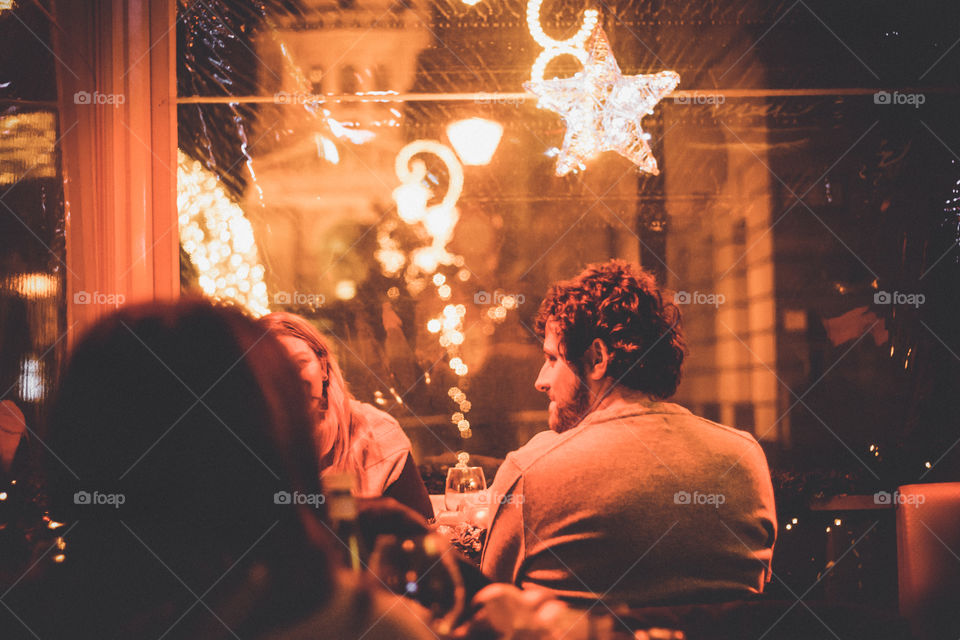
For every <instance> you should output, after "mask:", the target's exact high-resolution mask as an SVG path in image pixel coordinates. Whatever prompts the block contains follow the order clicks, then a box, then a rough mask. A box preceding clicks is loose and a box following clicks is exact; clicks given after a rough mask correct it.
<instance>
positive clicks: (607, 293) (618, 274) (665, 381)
mask: <svg viewBox="0 0 960 640" xmlns="http://www.w3.org/2000/svg"><path fill="white" fill-rule="evenodd" d="M549 321H555V322H557V323H558V325H559V326H558V330H559V333H560V353H561V354H562V355H563V357H564V358H565V359H566V360H567V362H569V363H571V364H574V365H575V366H576V369H577V370H578V371H580V370H582V361H583V356H584V353H585V352H586V350H587V348H588V347H590V345H591V344H593V341H594V340H595V339H599V340H601V341H602V342H603V343H604V344H605V345H606V347H607V349H608V350H609V352H610V356H611V358H610V363H609V364H608V365H607V375H608V376H610V377H612V378H613V379H614V380H616V381H617V383H618V384H622V385H624V386H626V387H628V388H630V389H635V390H637V391H643V392H644V393H648V394H650V395H651V396H653V397H655V398H660V399H664V398H669V397H670V396H672V395H673V394H674V392H676V390H677V386H678V385H679V384H680V369H681V365H682V364H683V357H684V354H685V352H686V344H685V342H684V339H683V332H682V330H681V327H680V310H679V309H678V308H677V307H676V305H674V304H673V303H671V302H664V300H663V295H662V294H661V292H660V289H659V288H657V283H656V280H655V279H654V277H653V275H652V274H650V273H647V272H646V271H644V270H643V269H642V268H641V267H640V266H639V265H637V264H632V263H628V262H626V261H624V260H609V261H608V262H605V263H602V264H591V265H588V266H587V268H586V269H584V270H583V271H582V272H581V273H580V275H578V276H577V277H575V278H573V279H571V280H562V281H560V282H557V283H555V284H554V285H553V286H551V287H550V289H549V290H548V291H547V296H546V297H545V298H544V300H543V302H542V303H541V304H540V309H539V311H538V313H537V319H536V330H537V334H538V335H539V336H540V338H543V336H544V333H545V330H546V325H547V322H549Z"/></svg>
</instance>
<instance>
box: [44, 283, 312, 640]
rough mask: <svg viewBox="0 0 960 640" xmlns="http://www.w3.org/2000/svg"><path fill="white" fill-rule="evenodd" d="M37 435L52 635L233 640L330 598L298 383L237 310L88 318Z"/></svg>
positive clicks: (127, 312)
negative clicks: (57, 545)
mask: <svg viewBox="0 0 960 640" xmlns="http://www.w3.org/2000/svg"><path fill="white" fill-rule="evenodd" d="M48 435H49V446H50V452H51V460H50V463H51V496H52V500H53V503H54V505H55V509H57V510H56V511H55V512H54V515H55V517H58V518H59V519H63V520H64V521H66V522H67V525H68V526H66V527H63V529H68V531H67V532H66V533H65V534H64V538H65V540H66V548H65V550H64V555H65V559H64V560H63V562H62V563H61V565H60V566H59V567H57V569H58V571H59V572H62V574H63V575H61V576H57V577H56V578H55V579H54V580H52V581H51V583H52V584H53V585H54V587H55V589H62V590H64V591H65V593H64V594H63V597H62V598H59V599H58V600H57V603H56V606H57V607H58V608H62V611H58V612H51V615H59V616H60V617H61V620H58V622H57V624H60V625H61V627H64V626H66V625H75V624H77V623H78V622H82V623H83V624H85V625H88V626H86V627H85V628H86V629H87V630H88V631H89V632H90V633H94V634H97V633H100V634H102V635H100V636H99V637H107V636H108V635H109V636H110V637H134V636H136V637H147V636H150V637H159V636H160V635H161V634H163V633H165V632H167V631H168V630H169V631H170V634H169V635H168V636H166V637H184V636H193V637H200V636H203V637H232V636H233V634H234V633H236V634H237V635H240V636H241V637H246V636H245V635H244V632H247V633H248V634H253V635H255V634H256V633H257V632H258V631H260V630H262V629H263V628H266V627H269V626H271V625H272V624H275V623H276V621H277V620H278V619H288V620H290V621H293V620H296V618H297V617H298V616H299V615H303V614H304V613H306V611H307V610H308V609H309V608H310V607H312V606H316V604H317V603H318V602H320V601H322V600H323V598H324V597H325V595H326V594H327V593H328V591H329V586H330V579H331V578H330V568H329V566H328V564H327V558H328V556H327V554H326V553H325V540H326V538H325V536H324V534H323V531H324V527H323V524H322V520H323V518H324V516H325V513H324V511H323V504H322V498H321V499H317V496H320V488H319V486H318V472H317V458H316V449H315V447H314V445H313V440H312V419H311V415H310V411H309V407H308V401H307V398H306V397H305V394H304V393H303V384H302V383H301V381H300V378H299V376H298V374H297V370H296V368H295V366H294V365H293V363H291V362H290V360H289V358H288V357H287V354H286V352H285V350H284V349H283V347H282V346H281V345H280V344H279V343H278V342H277V341H276V339H275V338H274V337H273V336H272V335H270V333H269V332H268V331H266V330H265V329H263V328H261V327H259V326H258V325H257V324H256V323H255V322H254V321H253V320H252V319H250V318H248V317H246V316H245V315H244V314H243V313H241V312H240V311H238V310H236V309H232V308H226V307H218V306H214V305H211V304H210V303H208V302H205V301H187V302H181V303H178V304H150V305H144V306H136V307H130V308H127V309H123V310H121V311H119V312H118V313H116V314H114V315H111V316H110V317H108V318H106V319H104V320H102V321H101V322H100V323H99V324H97V325H96V326H95V327H94V328H93V329H92V330H91V331H90V332H89V333H88V334H87V335H86V336H85V337H84V338H83V339H82V341H81V342H80V343H79V344H78V345H77V347H76V349H75V350H74V352H73V354H72V357H71V359H70V362H69V365H68V367H67V370H66V373H65V375H64V377H63V379H62V381H61V385H60V389H59V392H58V394H57V398H56V402H55V405H54V408H53V411H52V415H51V420H50V423H49V429H48ZM198 598H199V599H200V602H198ZM211 609H212V610H213V611H215V612H216V614H214V613H212V612H211V611H210V610H211ZM55 626H56V625H55ZM74 628H76V627H74ZM67 630H69V628H67Z"/></svg>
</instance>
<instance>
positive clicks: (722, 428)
mask: <svg viewBox="0 0 960 640" xmlns="http://www.w3.org/2000/svg"><path fill="white" fill-rule="evenodd" d="M658 422H666V423H668V424H672V425H680V424H685V425H689V426H690V427H692V428H694V429H695V430H696V431H697V434H696V435H697V437H698V438H700V439H702V440H703V441H704V444H709V443H721V442H727V443H729V444H731V445H732V446H734V447H740V448H742V447H744V446H748V447H755V446H759V444H758V443H757V440H756V438H754V437H753V436H752V435H751V434H750V433H749V432H747V431H743V430H741V429H737V428H735V427H730V426H727V425H725V424H721V423H719V422H714V421H713V420H708V419H707V418H704V417H702V416H698V415H696V414H695V413H693V412H691V411H690V410H689V409H687V408H686V407H684V406H682V405H679V404H676V403H673V402H665V401H656V402H650V403H629V404H625V405H621V406H620V407H617V408H615V409H613V410H611V411H607V412H604V411H600V412H597V413H596V414H595V415H590V416H588V417H587V418H586V419H585V420H584V425H604V424H606V425H624V424H627V425H634V426H637V427H642V426H643V425H645V424H649V425H654V424H656V423H658Z"/></svg>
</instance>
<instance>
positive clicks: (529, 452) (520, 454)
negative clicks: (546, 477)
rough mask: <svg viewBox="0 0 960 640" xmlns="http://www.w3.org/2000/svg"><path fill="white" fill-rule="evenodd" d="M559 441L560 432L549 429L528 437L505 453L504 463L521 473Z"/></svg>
mask: <svg viewBox="0 0 960 640" xmlns="http://www.w3.org/2000/svg"><path fill="white" fill-rule="evenodd" d="M559 443H560V434H558V433H556V432H554V431H551V430H549V429H547V430H545V431H541V432H540V433H538V434H536V435H535V436H533V437H532V438H530V439H529V440H528V441H527V443H526V444H525V445H523V446H522V447H520V448H519V449H517V450H515V451H511V452H510V453H508V454H507V458H506V460H505V463H510V464H511V465H513V466H514V467H515V468H516V469H517V471H519V472H520V473H523V472H524V471H526V470H527V469H529V468H530V466H531V465H532V464H533V463H535V462H536V461H537V460H539V459H540V458H542V457H543V456H544V455H545V454H547V453H549V452H550V451H551V450H552V449H553V448H554V447H556V446H557V445H558V444H559Z"/></svg>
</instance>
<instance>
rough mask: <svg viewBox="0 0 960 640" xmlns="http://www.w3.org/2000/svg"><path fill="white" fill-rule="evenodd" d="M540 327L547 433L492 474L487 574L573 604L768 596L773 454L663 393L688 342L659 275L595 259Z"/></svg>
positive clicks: (552, 301)
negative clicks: (543, 589)
mask: <svg viewBox="0 0 960 640" xmlns="http://www.w3.org/2000/svg"><path fill="white" fill-rule="evenodd" d="M537 331H538V333H539V335H540V336H541V337H542V338H543V353H544V364H543V367H542V368H541V370H540V374H539V376H538V377H537V381H536V385H535V386H536V388H537V390H539V391H542V392H543V393H545V394H547V397H548V398H549V400H550V409H549V425H550V430H548V431H544V432H541V433H539V434H537V435H536V436H534V437H533V438H532V439H531V440H530V441H529V442H528V443H527V444H526V445H524V446H523V447H521V448H520V449H518V450H517V451H514V452H512V453H510V454H509V455H508V456H507V458H506V460H505V461H504V463H503V465H502V466H501V468H500V469H499V471H498V472H497V475H496V478H495V479H494V482H493V485H492V487H491V491H490V492H491V495H493V496H497V497H498V499H497V500H496V505H495V509H496V511H495V513H494V514H492V521H491V524H490V527H489V530H488V533H487V540H486V545H485V548H484V553H483V559H482V562H481V568H482V570H483V572H484V574H486V575H487V576H488V577H489V578H491V579H492V580H495V581H498V582H509V583H513V584H516V585H518V586H521V587H523V586H529V585H539V586H541V587H546V588H547V589H550V590H551V591H553V592H554V593H555V594H556V595H557V596H558V597H561V598H563V599H566V600H568V601H571V602H574V603H577V604H590V603H591V602H595V601H596V600H603V601H606V602H610V603H626V604H629V605H631V606H645V605H657V604H681V603H699V602H716V601H722V600H727V599H731V600H732V599H738V598H743V597H748V596H750V595H751V594H757V593H760V592H761V591H762V590H763V588H764V586H765V584H766V582H767V581H769V579H770V562H771V559H772V556H773V544H774V541H775V539H776V531H777V524H776V522H777V520H776V512H775V509H774V502H773V488H772V485H771V482H770V472H769V469H768V467H767V462H766V457H765V456H764V453H763V451H762V450H761V448H760V445H759V444H758V443H757V441H756V440H755V439H754V438H753V437H752V436H751V435H750V434H748V433H746V432H744V431H738V430H736V429H733V428H730V427H727V426H724V425H720V424H717V423H714V422H711V421H709V420H706V419H704V418H700V417H698V416H695V415H693V414H692V413H690V411H688V410H687V409H685V408H683V407H681V406H679V405H677V404H673V403H670V402H665V400H666V399H667V398H669V397H670V396H672V395H673V393H674V392H675V391H676V389H677V386H678V384H679V383H680V369H681V364H682V363H683V357H684V352H685V349H686V347H685V344H684V340H683V334H682V332H681V329H680V313H679V311H678V309H677V307H676V306H674V305H673V304H671V303H669V302H665V301H664V299H663V295H662V294H661V292H660V290H659V289H658V288H657V286H656V282H655V280H654V278H653V276H652V275H650V274H648V273H647V272H645V271H644V270H643V269H641V268H640V267H639V266H638V265H634V264H629V263H626V262H623V261H620V260H611V261H609V262H606V263H604V264H597V265H590V266H589V267H587V269H585V270H584V271H583V272H582V273H581V274H580V275H578V276H577V277H576V278H573V279H572V280H566V281H562V282H558V283H556V284H555V285H553V286H552V287H551V288H550V290H549V291H548V293H547V297H546V298H545V299H544V301H543V303H542V304H541V306H540V310H539V313H538V317H537Z"/></svg>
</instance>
